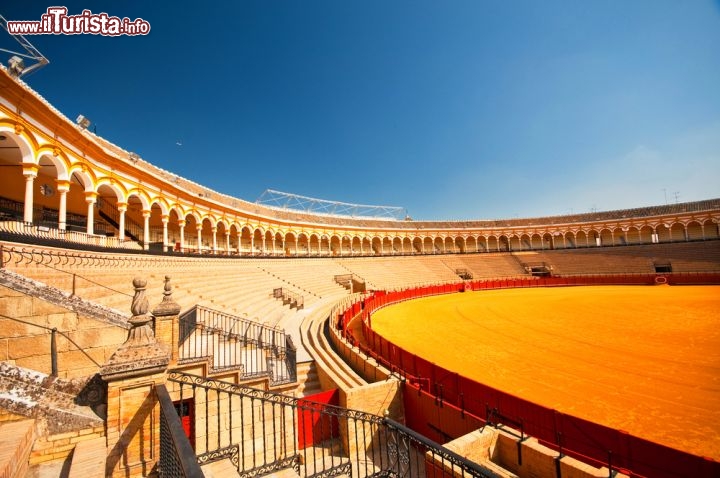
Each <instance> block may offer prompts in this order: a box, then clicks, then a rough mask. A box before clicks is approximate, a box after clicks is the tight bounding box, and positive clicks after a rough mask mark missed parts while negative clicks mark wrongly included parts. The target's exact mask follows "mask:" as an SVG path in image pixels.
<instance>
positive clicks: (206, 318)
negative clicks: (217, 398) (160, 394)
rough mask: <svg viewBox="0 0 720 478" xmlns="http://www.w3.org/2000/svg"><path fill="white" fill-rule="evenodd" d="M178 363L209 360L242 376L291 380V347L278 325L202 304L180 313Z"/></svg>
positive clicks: (294, 373) (216, 368) (293, 369)
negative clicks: (237, 371) (231, 313)
mask: <svg viewBox="0 0 720 478" xmlns="http://www.w3.org/2000/svg"><path fill="white" fill-rule="evenodd" d="M179 326H180V343H179V347H180V362H181V363H187V362H193V361H198V360H209V361H210V363H211V366H212V369H213V371H219V370H240V371H241V376H242V377H243V378H251V377H264V376H268V377H270V382H271V383H272V384H280V383H287V382H294V381H295V379H296V377H297V371H296V359H295V346H294V344H293V343H292V340H291V339H290V336H288V335H286V334H285V331H284V330H282V329H279V328H275V327H270V326H267V325H264V324H260V323H258V322H255V321H252V320H248V319H243V318H240V317H236V316H233V315H230V314H227V313H224V312H220V311H217V310H213V309H210V308H207V307H203V306H200V305H198V306H195V307H193V308H191V309H190V310H188V311H187V312H185V313H184V314H183V315H181V316H180V324H179Z"/></svg>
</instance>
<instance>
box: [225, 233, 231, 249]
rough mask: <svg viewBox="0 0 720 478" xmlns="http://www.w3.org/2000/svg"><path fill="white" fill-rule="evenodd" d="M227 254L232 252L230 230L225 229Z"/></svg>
mask: <svg viewBox="0 0 720 478" xmlns="http://www.w3.org/2000/svg"><path fill="white" fill-rule="evenodd" d="M225 254H230V231H225Z"/></svg>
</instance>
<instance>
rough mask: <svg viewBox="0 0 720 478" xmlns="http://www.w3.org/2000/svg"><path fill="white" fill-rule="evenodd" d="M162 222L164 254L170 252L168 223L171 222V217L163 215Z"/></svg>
mask: <svg viewBox="0 0 720 478" xmlns="http://www.w3.org/2000/svg"><path fill="white" fill-rule="evenodd" d="M160 220H161V221H162V225H163V252H167V251H168V221H169V220H170V216H168V215H167V214H163V215H162V217H160Z"/></svg>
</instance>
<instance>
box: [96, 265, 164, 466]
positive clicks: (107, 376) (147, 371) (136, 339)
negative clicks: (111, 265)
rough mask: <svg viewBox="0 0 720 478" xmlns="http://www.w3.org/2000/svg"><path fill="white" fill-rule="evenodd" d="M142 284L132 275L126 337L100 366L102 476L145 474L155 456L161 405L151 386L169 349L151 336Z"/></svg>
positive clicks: (159, 377)
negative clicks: (104, 401) (104, 387)
mask: <svg viewBox="0 0 720 478" xmlns="http://www.w3.org/2000/svg"><path fill="white" fill-rule="evenodd" d="M146 285H147V282H146V281H145V280H143V279H139V278H136V279H135V280H133V286H134V287H135V296H134V297H133V301H132V307H131V310H132V314H133V315H132V317H131V318H130V320H129V323H130V331H129V332H128V338H127V340H126V341H125V343H124V344H122V345H121V346H120V348H118V350H117V351H115V353H114V354H113V355H112V356H111V357H110V359H109V360H108V361H107V363H106V364H105V365H104V366H103V367H102V368H101V370H100V375H101V376H102V378H103V380H105V382H107V384H108V405H107V434H106V438H107V452H108V453H107V459H106V462H105V476H112V477H131V476H147V475H149V474H150V473H151V471H153V468H154V467H155V465H156V463H157V461H158V459H159V453H160V407H159V405H158V400H157V396H156V393H155V386H156V385H158V384H162V383H164V382H165V373H166V370H167V366H168V363H169V362H170V352H169V350H168V348H167V346H166V345H164V344H160V343H158V342H157V340H156V339H155V335H154V333H153V329H152V326H151V322H152V317H151V316H150V315H148V313H147V312H148V308H149V304H148V300H147V298H146V297H145V288H146Z"/></svg>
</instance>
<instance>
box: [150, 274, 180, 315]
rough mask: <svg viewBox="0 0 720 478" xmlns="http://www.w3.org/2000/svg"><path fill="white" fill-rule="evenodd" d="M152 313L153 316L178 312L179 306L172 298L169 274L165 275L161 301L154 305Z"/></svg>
mask: <svg viewBox="0 0 720 478" xmlns="http://www.w3.org/2000/svg"><path fill="white" fill-rule="evenodd" d="M152 313H153V315H154V316H155V317H165V316H168V315H178V314H179V313H180V306H179V305H178V304H177V303H176V302H175V301H174V300H173V298H172V285H170V276H165V286H164V290H163V298H162V302H160V303H159V304H158V305H157V306H155V308H154V309H153V311H152Z"/></svg>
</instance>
